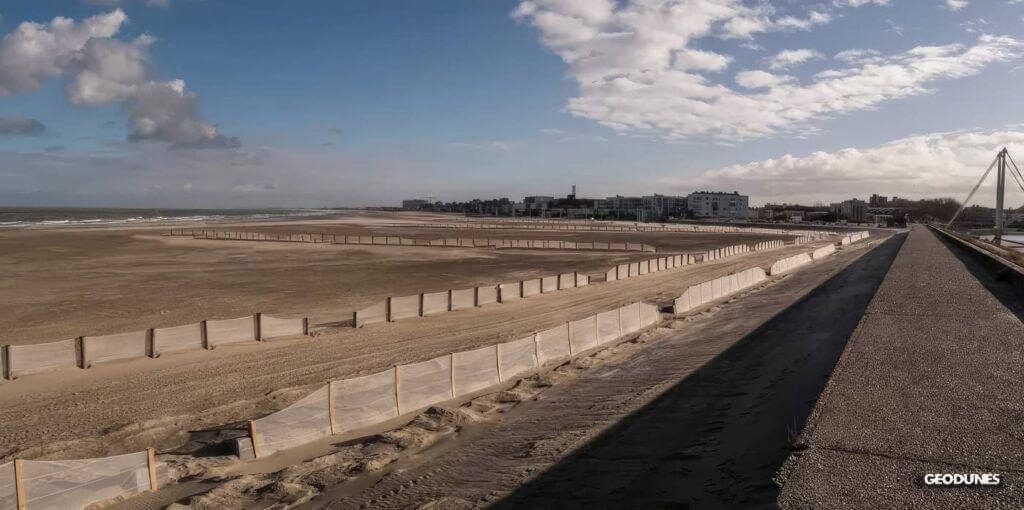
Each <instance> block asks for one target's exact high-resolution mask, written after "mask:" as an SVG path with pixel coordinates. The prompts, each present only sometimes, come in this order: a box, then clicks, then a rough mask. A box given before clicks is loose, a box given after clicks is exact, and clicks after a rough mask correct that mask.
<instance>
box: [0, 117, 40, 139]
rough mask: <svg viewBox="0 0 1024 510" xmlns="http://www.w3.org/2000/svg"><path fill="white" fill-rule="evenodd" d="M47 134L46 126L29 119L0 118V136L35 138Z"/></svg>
mask: <svg viewBox="0 0 1024 510" xmlns="http://www.w3.org/2000/svg"><path fill="white" fill-rule="evenodd" d="M44 132H46V126H44V125H43V123H42V122H39V121H38V120H36V119H30V118H28V117H0V136H35V135H41V134H43V133H44Z"/></svg>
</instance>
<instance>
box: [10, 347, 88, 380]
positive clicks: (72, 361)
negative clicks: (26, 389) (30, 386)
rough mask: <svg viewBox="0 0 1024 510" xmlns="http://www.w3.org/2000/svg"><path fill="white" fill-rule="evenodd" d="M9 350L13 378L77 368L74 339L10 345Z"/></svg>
mask: <svg viewBox="0 0 1024 510" xmlns="http://www.w3.org/2000/svg"><path fill="white" fill-rule="evenodd" d="M9 349H10V350H9V352H10V365H11V374H12V375H14V376H19V375H24V374H34V373H36V372H46V371H49V370H57V369H60V368H70V367H77V366H78V356H77V355H76V354H75V341H74V339H71V340H61V341H59V342H49V343H45V344H32V345H12V346H10V348H9Z"/></svg>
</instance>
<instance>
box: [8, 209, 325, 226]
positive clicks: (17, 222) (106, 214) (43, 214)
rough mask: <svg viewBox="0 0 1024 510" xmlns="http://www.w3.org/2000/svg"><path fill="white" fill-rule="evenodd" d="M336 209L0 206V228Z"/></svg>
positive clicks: (260, 217) (315, 214)
mask: <svg viewBox="0 0 1024 510" xmlns="http://www.w3.org/2000/svg"><path fill="white" fill-rule="evenodd" d="M344 214H345V211H342V210H339V209H123V208H78V207H0V228H60V227H88V226H96V227H99V226H111V225H113V226H130V225H179V224H192V223H226V222H243V221H244V222H255V221H289V220H299V219H314V218H315V219H328V218H332V217H338V216H342V215H344Z"/></svg>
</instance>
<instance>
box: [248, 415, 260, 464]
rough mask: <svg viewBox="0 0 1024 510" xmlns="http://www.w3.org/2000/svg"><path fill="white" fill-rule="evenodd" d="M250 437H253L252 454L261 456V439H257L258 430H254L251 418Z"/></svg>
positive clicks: (257, 456)
mask: <svg viewBox="0 0 1024 510" xmlns="http://www.w3.org/2000/svg"><path fill="white" fill-rule="evenodd" d="M249 437H250V438H251V439H252V456H253V457H256V458H257V459H258V458H260V447H259V441H257V440H256V431H254V430H253V427H252V420H249Z"/></svg>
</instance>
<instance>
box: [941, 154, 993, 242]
mask: <svg viewBox="0 0 1024 510" xmlns="http://www.w3.org/2000/svg"><path fill="white" fill-rule="evenodd" d="M997 162H999V156H998V155H997V156H996V157H995V159H993V160H992V164H990V165H989V166H988V169H987V170H985V173H984V174H982V176H981V179H979V180H978V183H977V184H975V185H974V189H972V190H971V192H970V193H969V194H968V195H967V200H964V202H963V204H961V205H960V208H959V209H957V211H956V214H954V215H953V217H952V218H950V220H949V223H946V228H950V227H951V226H952V225H953V222H954V221H956V219H957V217H959V216H960V213H962V212H964V209H965V208H967V204H969V203H970V202H971V199H972V198H974V194H975V193H977V192H978V188H980V187H981V183H983V182H985V178H986V177H988V174H989V172H991V171H992V168H993V167H995V166H996V163H997Z"/></svg>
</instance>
